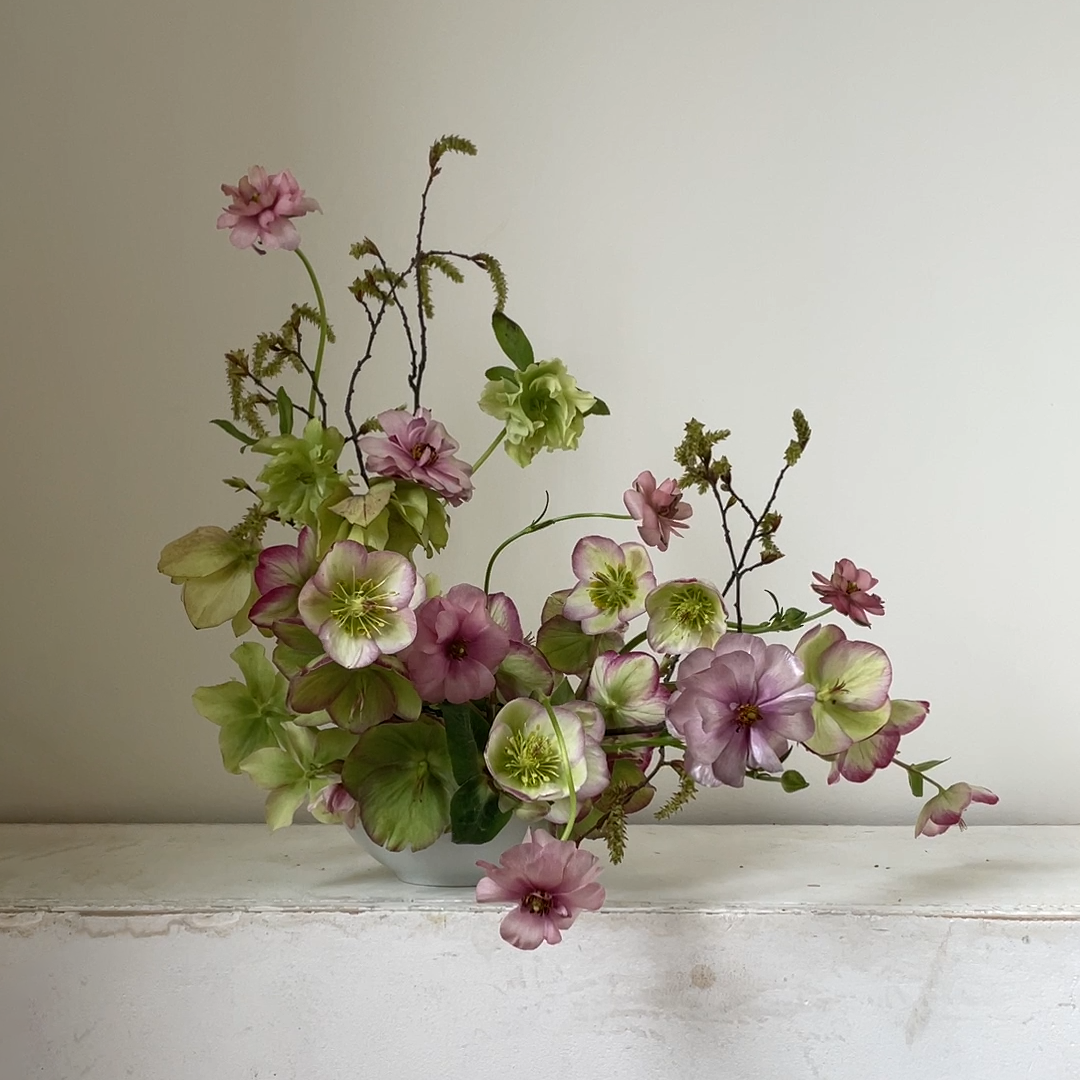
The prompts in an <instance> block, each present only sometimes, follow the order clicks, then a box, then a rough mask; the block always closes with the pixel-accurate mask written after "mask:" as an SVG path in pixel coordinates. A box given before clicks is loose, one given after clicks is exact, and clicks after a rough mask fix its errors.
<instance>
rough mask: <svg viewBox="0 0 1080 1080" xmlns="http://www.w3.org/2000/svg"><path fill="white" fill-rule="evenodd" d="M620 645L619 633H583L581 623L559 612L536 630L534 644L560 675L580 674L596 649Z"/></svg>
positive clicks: (593, 655) (613, 647)
mask: <svg viewBox="0 0 1080 1080" xmlns="http://www.w3.org/2000/svg"><path fill="white" fill-rule="evenodd" d="M621 645H622V635H621V634H614V633H612V634H597V635H595V636H594V635H592V634H586V633H585V632H584V631H583V630H582V629H581V623H578V622H573V621H572V620H571V619H567V618H566V617H565V616H563V615H556V616H554V617H553V618H551V619H548V620H547V622H545V623H543V624H542V625H541V627H540V629H539V630H538V631H537V634H536V647H537V648H538V649H539V650H540V651H541V652H542V653H543V654H544V659H545V660H547V662H548V663H549V664H550V665H551V666H552V667H553V668H554V669H555V670H556V671H561V672H562V673H563V674H564V675H584V674H585V672H587V671H588V670H589V669H590V668H591V667H592V665H593V661H594V660H595V659H596V657H597V656H598V655H599V654H600V653H602V652H604V651H605V650H607V649H618V648H619V647H620V646H621Z"/></svg>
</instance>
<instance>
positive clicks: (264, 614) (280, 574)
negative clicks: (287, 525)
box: [248, 525, 319, 630]
mask: <svg viewBox="0 0 1080 1080" xmlns="http://www.w3.org/2000/svg"><path fill="white" fill-rule="evenodd" d="M318 565H319V561H318V553H317V548H316V542H315V533H314V532H313V531H312V530H311V529H310V528H308V526H307V525H305V526H304V527H303V528H302V529H301V530H300V537H299V539H298V540H297V542H296V543H295V544H275V545H274V546H273V547H268V548H263V550H262V553H261V554H260V555H259V562H258V565H257V566H256V567H255V585H256V587H257V588H258V590H259V599H258V600H256V601H255V603H254V605H253V606H252V608H251V611H249V612H248V618H249V619H250V620H251V621H252V622H253V623H254V624H255V625H256V626H261V627H263V628H264V629H267V630H268V629H270V627H272V626H273V625H274V623H276V622H280V621H282V620H283V619H294V620H295V619H297V618H299V617H300V608H299V607H298V604H297V602H298V601H299V599H300V590H301V588H303V586H304V585H305V584H306V583H307V580H308V578H310V577H311V576H312V574H314V573H315V571H316V570H317V569H318Z"/></svg>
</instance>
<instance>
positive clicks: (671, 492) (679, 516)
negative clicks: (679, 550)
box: [623, 471, 694, 551]
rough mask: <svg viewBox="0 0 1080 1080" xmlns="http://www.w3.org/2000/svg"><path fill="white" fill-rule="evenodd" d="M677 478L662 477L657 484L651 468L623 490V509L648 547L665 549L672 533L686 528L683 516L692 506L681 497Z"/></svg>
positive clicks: (676, 534) (688, 512) (689, 511)
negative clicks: (636, 524)
mask: <svg viewBox="0 0 1080 1080" xmlns="http://www.w3.org/2000/svg"><path fill="white" fill-rule="evenodd" d="M682 499H683V497H682V492H681V491H680V490H679V483H678V481H677V480H665V481H664V482H663V483H662V484H660V485H657V483H656V477H655V476H653V474H652V473H651V472H647V471H646V472H643V473H640V474H639V475H638V478H637V479H636V480H635V481H634V486H633V487H631V488H630V489H629V490H627V491H626V492H624V493H623V505H624V506H625V507H626V512H627V513H628V514H631V515H632V516H633V517H634V518H636V519H637V520H638V521H639V522H640V524H639V525H638V533H639V535H640V536H641V539H642V540H644V541H645V543H646V544H648V545H649V547H654V548H659V549H660V550H661V551H667V549H668V544H669V543H670V542H671V537H672V535H674V536H681V535H682V530H683V529H686V528H689V526H688V524H687V519H688V518H689V517H690V516H691V515H692V514H693V512H694V508H693V507H692V506H691V505H690V504H689V503H684V502H683V501H682Z"/></svg>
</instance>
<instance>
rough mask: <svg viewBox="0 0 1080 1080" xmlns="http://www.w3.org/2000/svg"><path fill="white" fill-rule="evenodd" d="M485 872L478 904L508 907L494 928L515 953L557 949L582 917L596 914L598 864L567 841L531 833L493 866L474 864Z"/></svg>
mask: <svg viewBox="0 0 1080 1080" xmlns="http://www.w3.org/2000/svg"><path fill="white" fill-rule="evenodd" d="M476 865H477V866H479V867H481V868H483V869H484V870H486V871H487V876H486V877H483V878H481V879H480V883H479V884H478V885H477V886H476V899H477V901H478V902H479V903H481V904H490V903H496V904H498V903H511V904H514V905H515V907H514V909H513V910H512V911H510V912H508V913H507V915H506V917H505V918H504V919H503V921H502V925H501V927H500V928H499V933H500V934H501V935H502V939H503V941H506V942H508V943H509V944H511V945H513V946H514V948H516V949H535V948H537V947H538V946H539V945H540V944H541V943H542V942H544V941H546V942H547V943H548V944H549V945H558V943H559V942H560V941H562V931H563V930H567V929H569V928H570V927H571V926H572V925H573V923H574V920H575V919H576V918H577V917H578V914H579V913H580V912H582V911H599V910H600V907H601V906H602V905H603V903H604V887H603V886H602V885H600V884H598V883H597V881H596V878H597V876H598V875H599V873H600V860H599V859H598V858H597V857H596V856H595V855H593V854H592V853H591V852H588V851H582V850H581V849H580V848H579V847H577V845H575V844H574V843H572V842H571V841H569V840H556V839H555V838H554V837H553V836H549V835H548V834H547V833H545V832H540V831H538V830H534V831H531V832H530V833H529V834H528V835H527V836H526V837H525V840H524V842H523V843H521V844H518V845H517V846H516V847H512V848H510V849H509V851H505V852H503V854H502V857H501V858H500V859H499V865H498V866H495V865H493V864H492V863H489V862H478V863H477V864H476Z"/></svg>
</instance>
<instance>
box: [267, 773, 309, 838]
mask: <svg viewBox="0 0 1080 1080" xmlns="http://www.w3.org/2000/svg"><path fill="white" fill-rule="evenodd" d="M307 793H308V783H307V781H306V780H297V781H296V783H294V784H289V785H288V786H287V787H280V788H276V789H275V790H274V791H271V792H270V794H269V795H267V797H266V824H267V825H269V826H270V830H271V832H273V831H275V830H277V829H281V828H284V827H285V826H286V825H291V824H292V819H293V814H295V813H296V811H297V810H299V809H300V807H301V805H302V804H303V802H304V800H305V799H306V798H307Z"/></svg>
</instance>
